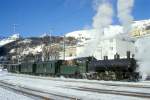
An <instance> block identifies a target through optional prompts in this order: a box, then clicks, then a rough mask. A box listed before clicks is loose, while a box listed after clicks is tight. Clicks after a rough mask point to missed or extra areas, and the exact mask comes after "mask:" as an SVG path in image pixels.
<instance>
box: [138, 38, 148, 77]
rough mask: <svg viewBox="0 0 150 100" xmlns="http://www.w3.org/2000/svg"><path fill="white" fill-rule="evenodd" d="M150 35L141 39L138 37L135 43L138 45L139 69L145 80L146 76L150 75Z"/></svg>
mask: <svg viewBox="0 0 150 100" xmlns="http://www.w3.org/2000/svg"><path fill="white" fill-rule="evenodd" d="M149 40H150V37H144V38H141V39H138V40H137V41H136V43H135V45H136V47H137V54H136V59H137V60H138V64H139V70H138V71H140V73H141V75H142V79H143V80H145V78H146V77H147V76H148V75H150V68H149V67H150V51H149V48H150V42H149Z"/></svg>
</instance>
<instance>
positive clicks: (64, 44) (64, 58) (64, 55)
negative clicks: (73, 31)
mask: <svg viewBox="0 0 150 100" xmlns="http://www.w3.org/2000/svg"><path fill="white" fill-rule="evenodd" d="M65 38H66V37H65V35H64V39H63V40H64V43H63V45H64V60H65V46H66V45H65Z"/></svg>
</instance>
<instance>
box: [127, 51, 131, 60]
mask: <svg viewBox="0 0 150 100" xmlns="http://www.w3.org/2000/svg"><path fill="white" fill-rule="evenodd" d="M127 59H130V51H127Z"/></svg>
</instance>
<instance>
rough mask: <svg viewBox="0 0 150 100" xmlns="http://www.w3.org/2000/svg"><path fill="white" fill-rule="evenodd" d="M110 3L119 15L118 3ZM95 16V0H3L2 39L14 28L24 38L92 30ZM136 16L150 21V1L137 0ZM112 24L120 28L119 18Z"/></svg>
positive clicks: (0, 6)
mask: <svg viewBox="0 0 150 100" xmlns="http://www.w3.org/2000/svg"><path fill="white" fill-rule="evenodd" d="M110 1H111V2H112V4H113V7H114V9H115V12H116V1H117V0H110ZM127 1H128V0H127ZM95 13H96V12H95V10H94V9H93V0H0V36H9V35H11V34H12V32H13V24H17V27H16V31H17V32H19V33H20V34H21V35H22V36H40V35H41V34H42V33H44V32H52V34H53V35H62V34H64V33H67V32H71V31H75V30H80V29H84V28H87V27H91V24H92V17H93V16H94V14H95ZM133 16H134V18H135V20H142V19H149V18H150V0H135V5H134V8H133ZM113 24H118V19H117V18H116V17H114V22H113Z"/></svg>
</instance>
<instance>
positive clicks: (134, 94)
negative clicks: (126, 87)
mask: <svg viewBox="0 0 150 100" xmlns="http://www.w3.org/2000/svg"><path fill="white" fill-rule="evenodd" d="M70 89H75V90H80V91H86V92H95V93H101V94H113V95H121V96H130V97H139V98H146V99H150V93H139V92H129V91H119V90H108V89H94V88H87V87H70Z"/></svg>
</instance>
